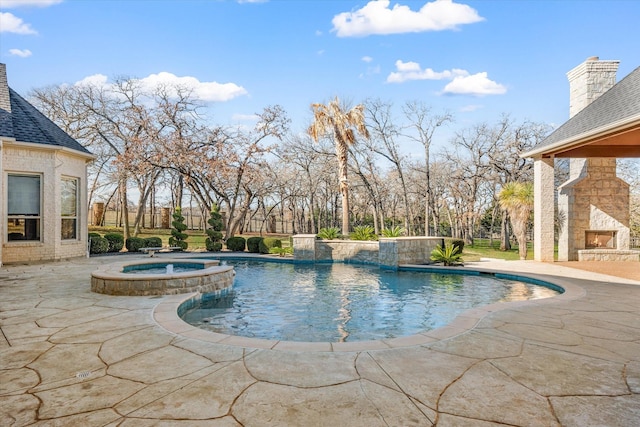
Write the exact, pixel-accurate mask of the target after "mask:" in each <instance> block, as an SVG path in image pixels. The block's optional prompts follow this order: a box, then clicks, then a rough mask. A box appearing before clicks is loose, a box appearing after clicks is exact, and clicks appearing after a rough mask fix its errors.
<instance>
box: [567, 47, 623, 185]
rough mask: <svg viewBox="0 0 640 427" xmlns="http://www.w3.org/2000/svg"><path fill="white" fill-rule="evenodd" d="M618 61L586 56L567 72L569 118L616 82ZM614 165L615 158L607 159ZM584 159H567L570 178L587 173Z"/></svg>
mask: <svg viewBox="0 0 640 427" xmlns="http://www.w3.org/2000/svg"><path fill="white" fill-rule="evenodd" d="M619 64H620V61H600V58H598V57H597V56H592V57H590V58H587V60H586V61H584V62H583V63H582V64H580V65H578V66H577V67H575V68H574V69H573V70H571V71H569V72H568V73H567V78H568V79H569V118H571V117H573V116H575V115H576V114H578V113H579V112H580V111H581V110H582V109H583V108H585V107H586V106H587V105H589V104H591V103H592V102H593V101H595V100H596V99H598V97H600V95H602V94H603V93H605V92H606V91H608V90H609V89H611V87H612V86H613V85H615V84H616V73H617V71H618V65H619ZM608 161H609V163H612V164H614V165H615V163H616V160H615V159H609V160H608ZM587 163H588V162H587V160H586V159H571V160H570V161H569V176H570V177H571V179H575V178H578V177H580V176H584V175H585V174H586V173H587V167H588V166H587Z"/></svg>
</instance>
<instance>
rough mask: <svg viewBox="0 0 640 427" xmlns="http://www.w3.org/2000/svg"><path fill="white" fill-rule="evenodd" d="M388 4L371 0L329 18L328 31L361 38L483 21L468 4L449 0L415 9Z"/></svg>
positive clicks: (426, 4)
mask: <svg viewBox="0 0 640 427" xmlns="http://www.w3.org/2000/svg"><path fill="white" fill-rule="evenodd" d="M389 4H390V0H372V1H370V2H369V3H367V4H366V5H365V6H364V7H363V8H362V9H358V10H356V11H353V12H343V13H340V14H338V15H336V16H334V17H333V19H332V20H331V22H332V24H333V29H332V31H335V32H336V35H337V36H338V37H365V36H368V35H371V34H400V33H418V32H423V31H442V30H454V29H457V28H458V26H460V25H463V24H472V23H475V22H480V21H482V20H484V18H482V17H481V16H480V15H478V12H477V11H476V10H475V9H473V8H472V7H470V6H467V5H465V4H460V3H454V2H453V1H452V0H435V1H433V2H427V3H425V5H424V6H422V7H421V8H420V10H418V11H413V10H411V9H410V8H409V6H403V5H400V4H395V5H393V8H389Z"/></svg>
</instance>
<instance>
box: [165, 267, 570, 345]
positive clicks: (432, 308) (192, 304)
mask: <svg viewBox="0 0 640 427" xmlns="http://www.w3.org/2000/svg"><path fill="white" fill-rule="evenodd" d="M223 262H224V261H223ZM228 263H229V264H230V265H233V267H234V269H235V271H236V277H235V281H234V285H233V287H232V288H229V289H227V290H225V291H223V292H220V293H218V294H216V295H203V296H202V297H201V298H200V299H194V300H190V301H188V302H186V303H185V304H183V305H182V306H181V307H180V309H179V311H178V314H179V315H180V317H181V318H182V319H183V320H185V321H186V322H188V323H190V324H191V325H193V326H197V327H199V328H202V329H205V330H209V331H213V332H217V333H221V334H227V335H236V336H243V337H249V338H261V339H269V340H283V341H307V342H352V341H366V340H381V339H388V338H396V337H402V336H408V335H413V334H417V333H419V332H423V331H426V330H431V329H435V328H439V327H441V326H445V325H447V324H449V323H450V322H451V321H453V320H454V318H455V317H457V316H458V315H459V314H461V313H462V312H464V311H466V310H468V309H471V308H474V307H478V306H483V305H488V304H491V303H495V302H499V301H521V300H527V299H537V298H547V297H551V296H554V295H557V294H559V293H560V292H559V291H558V289H552V288H550V287H547V286H542V285H541V284H534V283H525V282H523V281H521V280H514V279H513V278H511V277H509V276H504V277H503V278H500V277H498V276H495V275H484V274H483V275H480V274H475V275H470V274H447V273H431V272H426V271H388V270H381V269H379V268H377V267H372V266H364V265H353V264H341V263H334V264H315V265H313V264H295V263H283V262H262V261H251V260H229V261H228Z"/></svg>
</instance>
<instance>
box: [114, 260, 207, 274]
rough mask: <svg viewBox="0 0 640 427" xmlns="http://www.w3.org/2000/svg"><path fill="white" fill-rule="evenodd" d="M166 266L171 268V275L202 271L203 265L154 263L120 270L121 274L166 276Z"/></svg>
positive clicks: (134, 265) (129, 266) (125, 267)
mask: <svg viewBox="0 0 640 427" xmlns="http://www.w3.org/2000/svg"><path fill="white" fill-rule="evenodd" d="M168 265H171V266H172V272H173V273H184V272H185V271H194V270H202V269H204V264H202V263H191V262H171V263H169V262H154V263H151V264H132V265H126V266H124V268H123V269H122V272H123V273H129V274H166V273H167V266H168Z"/></svg>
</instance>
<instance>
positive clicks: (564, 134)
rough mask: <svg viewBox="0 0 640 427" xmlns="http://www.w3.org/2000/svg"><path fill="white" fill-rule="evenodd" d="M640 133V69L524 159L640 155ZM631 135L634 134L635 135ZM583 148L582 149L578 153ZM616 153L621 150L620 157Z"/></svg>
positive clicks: (612, 88) (572, 119) (594, 102)
mask: <svg viewBox="0 0 640 427" xmlns="http://www.w3.org/2000/svg"><path fill="white" fill-rule="evenodd" d="M639 131H640V67H638V68H636V69H635V70H633V71H632V72H631V73H629V74H628V75H627V76H626V77H625V78H624V79H622V80H620V81H619V82H618V83H616V84H615V85H613V86H612V87H611V89H609V90H608V91H606V92H605V93H603V94H602V95H601V96H600V97H599V98H597V99H596V100H594V101H593V102H592V103H591V104H589V105H587V106H586V107H585V108H584V109H583V110H581V111H580V112H578V113H577V114H576V115H575V116H573V117H572V118H570V119H569V120H567V121H566V122H565V123H564V124H563V125H562V126H560V127H559V128H558V129H556V130H555V131H554V132H553V133H551V135H549V136H548V137H547V138H546V139H544V140H543V141H542V142H541V143H540V144H538V145H537V146H535V147H534V148H533V149H531V150H530V151H529V152H527V153H524V154H523V155H522V157H536V156H543V157H551V156H557V157H581V155H582V154H585V153H588V152H590V151H591V152H593V153H594V154H593V155H592V156H590V157H609V156H612V157H635V156H640V138H639V137H638V135H637V133H638V132H639ZM630 132H633V136H632V135H631V134H630ZM587 145H592V147H591V148H590V150H587V149H586V148H585V147H586V146H587ZM581 147H582V150H578V148H581ZM615 147H618V148H617V149H616V148H615ZM571 150H574V151H573V154H570V151H571ZM615 150H619V152H618V154H619V155H616V153H615V152H614V151H615ZM607 154H608V155H607ZM629 154H631V155H629ZM634 154H635V155H634ZM582 157H585V156H582Z"/></svg>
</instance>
